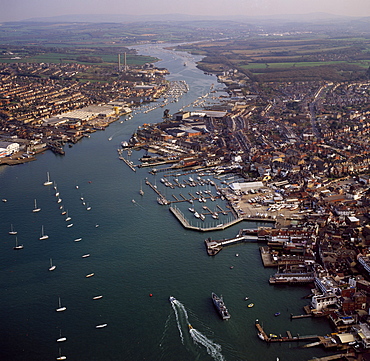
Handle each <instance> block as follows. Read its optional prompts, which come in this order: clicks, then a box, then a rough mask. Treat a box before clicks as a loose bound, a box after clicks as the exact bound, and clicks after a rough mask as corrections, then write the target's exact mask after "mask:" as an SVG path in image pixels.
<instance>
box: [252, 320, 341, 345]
mask: <svg viewBox="0 0 370 361" xmlns="http://www.w3.org/2000/svg"><path fill="white" fill-rule="evenodd" d="M255 326H256V328H257V330H258V337H259V338H260V339H261V340H263V341H266V342H291V341H309V340H312V341H318V343H317V345H321V344H324V341H323V340H326V339H325V338H324V337H322V336H318V335H308V336H301V335H297V336H293V335H292V334H291V332H290V331H286V334H287V336H282V335H275V334H272V333H270V334H267V333H266V331H265V330H264V329H263V327H262V325H261V324H260V322H259V321H258V320H256V322H255ZM335 345H336V344H335Z"/></svg>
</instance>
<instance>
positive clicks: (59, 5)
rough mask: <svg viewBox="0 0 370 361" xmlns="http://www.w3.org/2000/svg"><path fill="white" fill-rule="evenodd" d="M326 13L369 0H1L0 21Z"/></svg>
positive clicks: (367, 5) (342, 12) (366, 11)
mask: <svg viewBox="0 0 370 361" xmlns="http://www.w3.org/2000/svg"><path fill="white" fill-rule="evenodd" d="M311 13H328V14H332V15H339V16H352V17H366V16H370V1H369V0H352V1H351V2H349V1H344V0H339V1H338V0H325V1H322V0H301V1H300V2H298V1H296V0H258V1H257V0H230V1H228V2H225V1H223V0H201V1H199V0H188V1H186V2H180V3H179V2H173V1H171V0H158V1H155V2H154V1H151V0H139V1H136V2H133V3H131V2H130V3H129V2H127V1H119V0H105V1H104V2H102V1H99V0H74V1H73V2H71V1H68V0H67V1H65V2H59V1H58V2H57V1H56V0H2V1H1V3H0V21H1V22H6V21H21V20H27V19H31V18H42V17H56V16H64V15H108V14H112V15H120V14H122V15H145V16H150V15H156V16H158V15H161V14H184V15H198V16H225V17H228V16H229V17H230V16H249V17H253V16H272V15H274V16H275V15H293V14H294V15H295V14H297V15H304V14H311Z"/></svg>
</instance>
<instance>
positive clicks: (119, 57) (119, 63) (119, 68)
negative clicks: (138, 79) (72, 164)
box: [118, 54, 121, 71]
mask: <svg viewBox="0 0 370 361" xmlns="http://www.w3.org/2000/svg"><path fill="white" fill-rule="evenodd" d="M118 71H121V54H118Z"/></svg>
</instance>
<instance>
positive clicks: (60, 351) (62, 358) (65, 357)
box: [57, 348, 67, 360]
mask: <svg viewBox="0 0 370 361" xmlns="http://www.w3.org/2000/svg"><path fill="white" fill-rule="evenodd" d="M66 359H67V356H63V355H62V350H61V349H60V348H59V356H58V357H57V360H66Z"/></svg>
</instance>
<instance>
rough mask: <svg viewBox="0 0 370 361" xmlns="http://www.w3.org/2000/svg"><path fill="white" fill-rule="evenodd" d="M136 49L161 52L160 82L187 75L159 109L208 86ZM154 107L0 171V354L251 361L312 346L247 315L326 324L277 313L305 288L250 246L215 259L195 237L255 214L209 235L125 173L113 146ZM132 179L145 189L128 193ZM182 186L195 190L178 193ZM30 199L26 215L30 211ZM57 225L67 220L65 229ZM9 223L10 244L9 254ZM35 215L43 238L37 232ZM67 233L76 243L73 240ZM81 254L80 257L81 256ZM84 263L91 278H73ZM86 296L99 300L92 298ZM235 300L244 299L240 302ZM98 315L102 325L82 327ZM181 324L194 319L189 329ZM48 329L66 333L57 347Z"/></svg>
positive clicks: (305, 325) (198, 75)
mask: <svg viewBox="0 0 370 361" xmlns="http://www.w3.org/2000/svg"><path fill="white" fill-rule="evenodd" d="M140 51H141V52H142V53H144V54H150V55H154V56H158V57H159V58H161V59H162V61H161V62H160V63H159V66H162V67H166V68H168V69H169V70H170V72H171V75H170V76H169V77H168V79H169V80H175V79H178V80H181V79H184V80H186V81H187V83H188V84H189V86H190V91H189V93H188V94H186V95H185V96H184V97H183V98H182V99H181V100H180V101H179V102H178V103H174V104H170V105H169V106H168V108H169V109H170V110H171V113H173V112H175V111H176V110H177V109H178V108H179V107H181V106H183V105H184V104H188V103H189V102H190V101H192V100H194V99H195V98H196V97H198V96H199V95H202V94H204V93H206V92H207V91H208V89H209V87H210V85H211V84H212V83H215V82H216V79H215V78H214V77H212V76H208V75H204V74H203V73H202V72H201V71H199V70H198V69H196V67H195V63H194V61H190V60H189V58H185V57H184V54H174V53H171V52H167V51H164V50H162V49H161V48H160V47H159V46H152V47H150V48H147V49H146V48H145V47H141V49H140ZM184 60H186V62H187V64H188V66H186V67H184V65H183V63H184ZM194 60H197V59H194ZM162 113H163V108H159V109H157V110H154V111H152V112H150V113H148V114H138V115H136V116H135V117H134V118H133V119H131V120H127V121H125V122H123V123H120V122H116V123H113V124H112V125H111V126H110V127H109V128H107V129H106V130H105V131H101V132H96V133H94V134H92V136H91V138H88V139H87V138H85V139H83V140H81V141H80V142H79V143H78V144H75V145H74V146H73V147H72V148H68V147H66V148H65V151H66V154H65V156H58V155H54V154H53V153H52V152H50V151H48V152H45V153H44V154H40V155H39V156H38V159H37V161H35V162H31V163H27V164H23V165H19V166H15V167H1V168H0V198H6V199H7V200H8V202H6V203H3V202H0V217H1V224H0V261H1V262H0V267H1V277H0V289H1V301H0V317H1V322H0V335H1V338H0V360H2V361H3V360H5V361H8V360H9V361H18V360H19V361H23V360H24V361H26V360H27V361H36V360H42V361H44V360H55V359H56V357H58V355H59V348H61V354H63V355H65V356H67V359H68V360H77V361H85V360H86V361H87V360H89V361H91V360H99V361H105V360H150V361H156V360H163V361H167V360H168V361H172V360H182V361H188V360H189V361H190V360H205V361H206V360H250V361H253V360H276V357H277V356H278V357H280V360H292V361H293V360H297V359H300V360H305V359H310V358H312V357H313V356H320V355H323V354H324V351H322V350H321V349H318V348H315V349H299V348H298V346H299V344H297V343H294V342H292V343H285V344H273V345H267V344H265V343H264V342H262V341H260V340H259V339H258V338H257V332H256V329H255V326H254V321H255V319H256V318H258V319H259V320H260V321H261V322H262V323H263V326H264V327H265V328H266V330H267V332H271V333H275V334H279V333H281V334H285V333H286V331H287V330H290V331H291V332H292V334H297V333H299V334H301V335H307V334H320V335H323V334H326V333H328V332H330V328H329V326H328V324H327V323H326V321H325V320H318V319H317V320H316V319H315V320H311V319H303V320H295V321H290V318H289V315H290V313H293V314H300V313H302V307H303V306H304V305H306V304H307V302H308V301H307V300H304V299H302V296H305V295H306V294H308V293H310V291H309V289H308V288H306V287H286V286H283V287H273V286H269V284H268V278H269V275H270V274H272V273H273V271H274V270H272V269H271V270H270V269H264V268H263V266H262V264H261V260H260V255H259V250H258V247H259V245H258V244H256V243H250V244H240V245H237V246H233V247H229V248H225V249H224V250H222V251H221V252H220V253H219V254H218V255H217V256H216V257H208V256H207V254H206V252H205V247H204V239H205V238H206V237H211V238H214V239H220V238H227V237H231V236H234V235H235V234H236V233H237V232H238V230H239V229H240V228H241V227H244V228H253V227H256V226H257V224H254V223H247V222H245V223H243V224H239V225H236V226H234V227H232V228H229V229H227V230H225V231H218V232H211V233H198V232H194V231H187V230H185V229H183V228H182V226H181V225H180V223H179V222H178V221H177V220H176V219H175V218H174V217H173V215H172V214H171V213H170V212H169V210H168V207H166V206H160V205H158V204H157V202H156V198H157V195H156V194H155V193H154V192H153V191H152V190H151V189H150V188H149V187H148V186H146V185H145V184H144V179H145V178H146V177H148V179H149V180H150V181H151V182H152V183H156V184H157V186H158V188H160V189H161V190H162V191H163V192H167V195H168V196H169V197H170V196H171V192H172V190H169V189H166V190H165V189H164V186H163V185H162V184H161V183H160V182H159V179H158V178H159V177H160V175H157V176H153V175H151V174H149V173H148V169H145V168H142V169H138V171H137V172H136V173H134V172H133V171H131V170H130V169H129V167H128V166H127V165H125V164H124V163H123V162H122V161H120V160H119V159H118V153H117V149H118V148H119V146H120V142H121V141H122V140H128V139H129V137H130V136H131V134H132V133H133V132H134V131H135V130H136V129H137V127H138V126H140V125H141V124H143V123H156V122H159V121H160V120H161V117H162ZM110 137H111V138H112V140H111V141H109V140H108V139H109V138H110ZM142 154H143V153H142V152H134V153H133V154H132V156H131V159H132V160H133V161H134V163H136V164H137V163H138V162H137V159H138V158H139V157H140V156H141V155H142ZM46 172H50V177H51V180H53V181H55V182H56V183H57V187H58V190H59V192H60V197H61V198H62V203H60V204H62V205H63V206H64V209H66V210H68V213H69V216H70V217H72V220H71V221H70V222H66V221H65V216H63V215H61V210H60V209H59V205H60V204H58V203H57V202H56V197H55V195H54V189H53V186H44V185H43V182H44V181H45V180H46ZM205 178H206V177H205ZM141 183H142V184H143V190H144V192H145V194H144V196H140V195H139V193H138V191H139V189H140V184H141ZM76 185H78V186H79V188H78V189H76V187H75V186H76ZM189 191H192V192H193V191H194V189H189V188H188V187H187V188H185V189H184V192H189ZM81 196H83V198H84V200H85V201H86V202H88V204H89V206H91V210H90V211H87V210H86V206H83V205H82V202H81V199H80V197H81ZM34 199H37V204H38V206H39V207H40V208H41V211H40V212H39V213H33V212H32V209H33V204H34ZM133 199H134V200H135V203H133V202H132V200H133ZM207 205H209V206H210V204H209V202H208V203H207ZM199 206H200V205H197V207H199ZM179 207H180V205H179ZM181 207H183V210H182V211H183V213H184V214H186V215H188V216H189V217H192V216H191V214H190V212H188V213H189V214H187V213H186V212H187V207H188V205H185V204H183V205H181ZM212 207H213V206H212ZM210 208H211V207H210ZM208 217H209V216H208ZM205 222H208V223H209V224H211V223H210V222H214V220H212V221H211V219H209V218H207V219H206V221H205ZM68 223H73V226H72V227H70V228H67V227H66V225H67V224H68ZM11 224H13V225H14V228H15V229H16V230H17V231H18V235H17V237H18V241H19V243H20V244H23V245H24V249H23V250H20V251H14V250H13V246H14V245H15V236H11V235H9V234H8V231H9V230H10V225H11ZM97 224H98V225H99V227H96V225H97ZM42 225H43V226H44V230H45V233H46V234H48V235H49V239H47V240H43V241H40V240H39V237H40V232H41V227H42ZM80 237H81V238H82V240H81V241H80V242H74V240H75V239H77V238H80ZM87 253H90V254H91V256H90V257H88V258H82V255H84V254H87ZM236 253H238V254H239V257H235V254H236ZM50 258H52V260H53V264H54V265H56V266H57V268H56V269H55V270H54V271H52V272H51V271H48V268H49V267H50V262H49V260H50ZM230 266H234V268H233V269H231V268H230ZM90 273H94V276H93V277H90V278H86V277H85V276H86V275H87V274H90ZM211 292H216V293H217V294H219V295H223V296H224V300H225V303H226V305H227V306H228V308H229V311H230V314H231V319H230V320H229V321H222V320H221V319H220V318H219V316H218V314H217V313H216V311H215V309H214V307H213V305H212V301H211V298H210V295H211ZM97 295H103V298H101V299H99V300H93V299H92V298H93V297H94V296H97ZM150 295H152V296H150ZM171 295H172V296H174V297H176V298H177V300H178V302H179V308H178V310H177V313H176V312H175V310H174V309H173V307H172V306H171V304H170V302H169V301H168V298H169V296H171ZM246 296H248V297H249V298H250V301H249V302H253V303H254V304H255V306H254V307H253V308H248V307H247V303H249V302H246V301H245V300H244V298H245V297H246ZM58 297H61V302H62V305H63V306H66V307H67V310H66V311H65V312H56V311H55V309H56V308H57V307H58ZM277 311H279V312H281V315H280V316H279V317H274V313H275V312H277ZM104 323H107V324H108V326H107V327H105V328H101V329H96V328H95V326H96V325H99V324H104ZM187 323H191V324H192V326H193V327H194V329H193V330H189V328H188V326H187ZM180 330H181V332H180ZM60 335H62V336H64V337H67V341H65V342H60V343H57V342H56V340H57V339H58V338H59V337H60ZM300 345H302V344H300Z"/></svg>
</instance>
